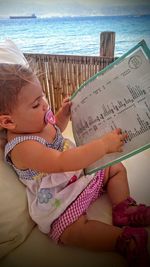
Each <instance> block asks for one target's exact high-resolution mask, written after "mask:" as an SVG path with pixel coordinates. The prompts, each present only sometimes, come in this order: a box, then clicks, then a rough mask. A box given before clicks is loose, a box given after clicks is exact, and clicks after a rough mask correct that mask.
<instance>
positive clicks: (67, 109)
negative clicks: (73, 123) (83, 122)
mask: <svg viewBox="0 0 150 267" xmlns="http://www.w3.org/2000/svg"><path fill="white" fill-rule="evenodd" d="M71 105H72V102H71V101H70V97H69V96H67V97H65V98H64V99H63V102H62V107H61V112H62V114H63V116H65V117H68V116H70V115H71Z"/></svg>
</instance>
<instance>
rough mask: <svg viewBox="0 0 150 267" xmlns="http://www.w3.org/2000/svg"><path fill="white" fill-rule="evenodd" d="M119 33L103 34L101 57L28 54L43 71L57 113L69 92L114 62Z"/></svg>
mask: <svg viewBox="0 0 150 267" xmlns="http://www.w3.org/2000/svg"><path fill="white" fill-rule="evenodd" d="M114 45H115V33H114V32H103V33H101V36H100V56H72V55H49V54H25V56H26V58H27V60H28V61H29V62H30V61H31V62H32V65H33V67H35V68H36V69H37V71H38V73H39V80H40V82H41V84H42V87H43V90H44V92H45V94H46V96H47V99H48V102H49V104H50V105H51V107H52V110H53V111H54V112H56V111H57V110H58V109H59V108H60V106H61V103H62V99H63V98H64V97H65V96H66V95H71V94H72V93H73V92H74V91H75V90H76V89H77V88H78V87H79V86H80V85H81V84H82V83H83V82H84V81H86V80H88V79H89V78H90V77H91V76H93V75H94V74H96V73H97V72H99V71H100V70H101V69H103V68H104V67H105V66H107V65H108V64H110V63H111V62H113V61H114Z"/></svg>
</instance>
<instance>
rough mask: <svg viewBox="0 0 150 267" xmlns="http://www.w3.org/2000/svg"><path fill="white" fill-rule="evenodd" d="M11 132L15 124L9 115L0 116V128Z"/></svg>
mask: <svg viewBox="0 0 150 267" xmlns="http://www.w3.org/2000/svg"><path fill="white" fill-rule="evenodd" d="M1 127H2V128H4V129H8V130H13V129H14V128H15V124H14V122H13V120H12V117H11V116H10V115H0V128H1Z"/></svg>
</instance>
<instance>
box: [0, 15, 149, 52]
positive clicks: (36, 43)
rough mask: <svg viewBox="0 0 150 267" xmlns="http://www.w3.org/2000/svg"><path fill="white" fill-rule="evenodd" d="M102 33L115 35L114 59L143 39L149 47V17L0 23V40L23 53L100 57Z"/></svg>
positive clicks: (5, 21) (29, 20) (35, 20)
mask: <svg viewBox="0 0 150 267" xmlns="http://www.w3.org/2000/svg"><path fill="white" fill-rule="evenodd" d="M102 31H114V32H116V47H115V56H120V55H122V54H123V53H124V52H126V51H127V50H129V49H130V48H131V47H132V46H134V45H135V44H136V43H137V42H139V41H141V40H142V39H145V41H146V42H147V44H148V46H149V48H150V15H149V16H139V17H135V16H115V17H106V16H105V17H72V18H71V17H62V18H47V19H46V18H45V19H44V18H43V19H42V18H37V19H14V20H11V19H1V20H0V41H3V40H4V39H5V38H11V39H12V40H13V41H14V42H15V43H16V44H17V45H18V46H19V48H20V49H22V51H23V52H26V53H49V54H66V55H95V56H99V50H100V49H99V46H100V33H101V32H102Z"/></svg>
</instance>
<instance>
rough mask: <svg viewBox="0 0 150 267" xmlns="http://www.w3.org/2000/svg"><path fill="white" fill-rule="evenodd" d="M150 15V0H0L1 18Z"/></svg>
mask: <svg viewBox="0 0 150 267" xmlns="http://www.w3.org/2000/svg"><path fill="white" fill-rule="evenodd" d="M32 13H35V14H36V15H37V16H39V17H49V16H78V15H79V16H86V15H88V16H89V15H118V14H119V15H126V14H135V15H142V14H150V0H22V1H21V0H0V17H9V16H10V15H30V14H32Z"/></svg>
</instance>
